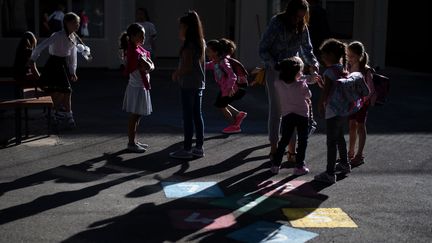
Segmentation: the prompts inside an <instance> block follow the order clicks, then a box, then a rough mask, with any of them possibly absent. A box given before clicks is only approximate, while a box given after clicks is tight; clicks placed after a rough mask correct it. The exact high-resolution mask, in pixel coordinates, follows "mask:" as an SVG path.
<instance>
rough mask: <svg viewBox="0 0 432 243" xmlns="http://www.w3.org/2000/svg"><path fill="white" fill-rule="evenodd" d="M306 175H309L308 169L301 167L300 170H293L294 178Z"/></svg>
mask: <svg viewBox="0 0 432 243" xmlns="http://www.w3.org/2000/svg"><path fill="white" fill-rule="evenodd" d="M307 173H309V169H308V168H307V167H306V166H302V167H300V168H297V167H296V168H294V170H293V175H295V176H302V175H306V174H307Z"/></svg>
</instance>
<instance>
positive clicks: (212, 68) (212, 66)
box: [205, 61, 214, 70]
mask: <svg viewBox="0 0 432 243" xmlns="http://www.w3.org/2000/svg"><path fill="white" fill-rule="evenodd" d="M205 68H206V69H207V70H214V62H213V61H210V62H206V64H205Z"/></svg>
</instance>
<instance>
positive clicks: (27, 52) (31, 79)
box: [14, 31, 40, 95]
mask: <svg viewBox="0 0 432 243" xmlns="http://www.w3.org/2000/svg"><path fill="white" fill-rule="evenodd" d="M36 45H37V40H36V37H35V36H34V34H33V33H32V32H30V31H26V32H24V34H23V37H22V38H21V40H20V42H19V43H18V47H17V49H16V55H15V62H14V78H15V80H16V81H17V82H18V83H19V84H20V86H22V87H27V86H30V87H36V80H37V79H39V76H40V74H39V72H38V70H37V68H36V65H35V64H34V63H32V65H30V62H29V61H30V56H31V54H32V51H33V49H34V48H35V47H36ZM20 95H21V94H20Z"/></svg>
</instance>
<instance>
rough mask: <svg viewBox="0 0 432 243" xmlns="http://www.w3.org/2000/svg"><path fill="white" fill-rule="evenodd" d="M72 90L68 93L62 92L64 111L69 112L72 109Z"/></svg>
mask: <svg viewBox="0 0 432 243" xmlns="http://www.w3.org/2000/svg"><path fill="white" fill-rule="evenodd" d="M71 100H72V92H70V93H64V94H63V100H62V103H63V107H64V108H65V111H66V112H71V111H72V102H71Z"/></svg>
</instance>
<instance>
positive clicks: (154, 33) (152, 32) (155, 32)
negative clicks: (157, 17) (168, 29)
mask: <svg viewBox="0 0 432 243" xmlns="http://www.w3.org/2000/svg"><path fill="white" fill-rule="evenodd" d="M156 35H157V31H156V26H155V25H154V24H153V23H152V24H151V29H150V36H151V37H153V38H156Z"/></svg>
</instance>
